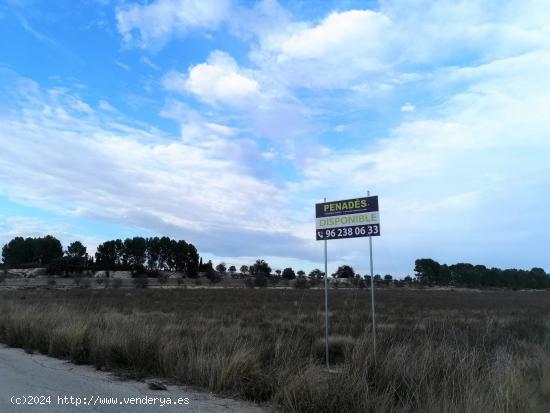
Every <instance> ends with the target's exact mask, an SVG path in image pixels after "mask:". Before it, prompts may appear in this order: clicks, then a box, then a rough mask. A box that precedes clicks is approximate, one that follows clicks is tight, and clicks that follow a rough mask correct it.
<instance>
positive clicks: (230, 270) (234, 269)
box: [229, 265, 237, 276]
mask: <svg viewBox="0 0 550 413" xmlns="http://www.w3.org/2000/svg"><path fill="white" fill-rule="evenodd" d="M236 272H237V268H235V266H234V265H231V266H230V267H229V274H231V276H233V275H234V274H235V273H236Z"/></svg>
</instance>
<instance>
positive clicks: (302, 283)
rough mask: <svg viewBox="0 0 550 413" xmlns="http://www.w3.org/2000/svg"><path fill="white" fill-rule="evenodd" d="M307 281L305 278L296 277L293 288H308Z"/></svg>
mask: <svg viewBox="0 0 550 413" xmlns="http://www.w3.org/2000/svg"><path fill="white" fill-rule="evenodd" d="M309 287H310V285H309V281H308V280H307V279H306V278H305V277H298V278H296V281H294V288H309Z"/></svg>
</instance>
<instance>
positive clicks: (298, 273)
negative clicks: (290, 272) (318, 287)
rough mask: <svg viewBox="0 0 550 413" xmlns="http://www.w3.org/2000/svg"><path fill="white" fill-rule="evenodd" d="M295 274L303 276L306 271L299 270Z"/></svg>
mask: <svg viewBox="0 0 550 413" xmlns="http://www.w3.org/2000/svg"><path fill="white" fill-rule="evenodd" d="M296 275H297V276H298V277H305V275H306V273H305V271H304V270H299V271H298V272H297V273H296Z"/></svg>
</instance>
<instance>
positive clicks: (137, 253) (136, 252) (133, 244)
mask: <svg viewBox="0 0 550 413" xmlns="http://www.w3.org/2000/svg"><path fill="white" fill-rule="evenodd" d="M146 251H147V244H146V242H145V238H143V237H134V238H131V239H130V238H127V239H125V240H124V257H125V263H126V265H129V266H130V268H131V269H132V270H134V271H136V270H141V269H143V268H144V264H145V252H146Z"/></svg>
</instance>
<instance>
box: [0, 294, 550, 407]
mask: <svg viewBox="0 0 550 413" xmlns="http://www.w3.org/2000/svg"><path fill="white" fill-rule="evenodd" d="M113 286H115V285H114V283H113ZM377 294H378V314H379V317H378V327H379V328H378V337H377V340H378V341H377V348H378V353H377V355H376V362H375V360H374V358H373V349H372V336H371V333H370V331H371V330H370V322H369V320H370V318H369V317H370V314H369V309H370V301H369V297H370V294H369V292H368V291H364V290H357V291H344V290H339V291H331V297H330V302H331V313H330V329H331V334H332V336H331V340H330V344H331V346H330V348H331V353H330V354H331V364H332V367H333V370H334V371H333V372H331V373H327V371H326V369H325V368H324V363H325V360H324V354H325V353H324V340H323V333H324V307H323V303H324V296H323V291H320V290H319V291H318V290H295V289H291V290H268V289H260V290H258V289H255V290H249V289H235V290H223V291H220V290H209V289H197V290H182V289H180V290H154V291H153V290H148V289H135V290H119V289H102V290H82V289H75V290H70V291H63V292H61V291H55V290H42V291H25V292H24V295H23V293H22V292H20V291H9V292H8V291H5V292H1V293H0V341H2V342H5V343H6V344H8V345H10V346H16V347H22V348H24V349H26V350H27V351H29V352H31V351H35V350H36V351H39V352H41V353H44V354H49V355H52V356H56V357H63V358H68V359H71V360H72V361H74V362H77V363H90V364H93V365H95V366H97V367H98V368H108V369H113V370H118V369H124V370H125V371H126V372H131V373H132V374H133V375H134V376H138V377H139V376H145V375H154V376H164V377H167V378H171V379H173V380H177V381H180V382H182V383H186V384H191V385H196V386H200V387H203V388H207V389H210V390H211V391H214V392H217V393H220V394H225V395H228V396H234V397H241V398H245V399H249V400H254V401H262V402H269V403H271V404H272V405H274V406H275V408H276V409H277V410H281V411H283V412H343V411H346V412H381V411H390V412H410V411H421V412H463V411H472V412H477V411H483V412H530V411H548V409H549V408H550V405H549V397H548V396H549V395H548V391H547V390H545V387H546V386H547V384H548V383H549V382H550V380H549V379H550V376H549V374H550V339H549V335H548V332H549V327H550V324H549V323H548V322H547V321H546V318H547V314H548V312H549V311H550V294H548V293H546V292H534V293H533V292H502V291H500V292H483V293H479V292H452V291H429V290H423V291H410V290H401V289H400V290H393V291H379V292H378V293H377ZM61 295H63V300H59V297H60V296H61ZM23 297H25V300H22V299H21V298H23ZM83 303H85V304H86V305H83Z"/></svg>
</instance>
